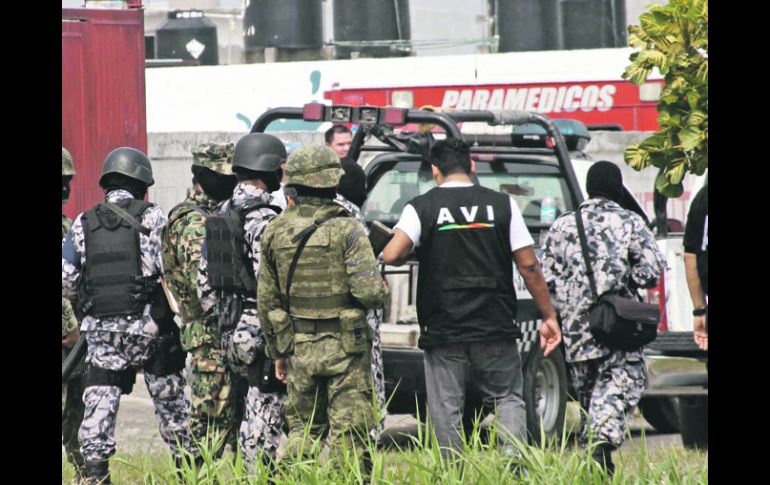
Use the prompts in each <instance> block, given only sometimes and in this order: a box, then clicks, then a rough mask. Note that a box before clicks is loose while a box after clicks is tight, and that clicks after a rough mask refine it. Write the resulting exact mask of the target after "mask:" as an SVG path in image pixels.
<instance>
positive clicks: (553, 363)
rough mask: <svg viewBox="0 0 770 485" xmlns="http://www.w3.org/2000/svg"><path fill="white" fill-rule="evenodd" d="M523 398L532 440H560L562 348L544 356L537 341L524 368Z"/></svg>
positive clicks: (564, 397)
mask: <svg viewBox="0 0 770 485" xmlns="http://www.w3.org/2000/svg"><path fill="white" fill-rule="evenodd" d="M523 374H524V387H523V396H522V397H523V398H524V402H525V403H526V405H527V430H528V431H529V434H530V438H531V442H532V443H540V438H541V436H543V435H545V439H546V440H548V439H550V438H552V437H556V438H557V439H560V438H561V436H562V431H563V429H564V415H565V412H566V409H567V365H566V363H565V361H564V355H563V354H562V352H561V349H559V348H556V349H555V350H554V351H553V352H551V354H550V355H548V357H546V358H543V349H541V348H540V346H539V345H537V344H536V343H535V344H534V345H533V348H532V351H531V355H530V356H529V358H527V362H526V364H525V367H524V372H523ZM541 420H542V433H541Z"/></svg>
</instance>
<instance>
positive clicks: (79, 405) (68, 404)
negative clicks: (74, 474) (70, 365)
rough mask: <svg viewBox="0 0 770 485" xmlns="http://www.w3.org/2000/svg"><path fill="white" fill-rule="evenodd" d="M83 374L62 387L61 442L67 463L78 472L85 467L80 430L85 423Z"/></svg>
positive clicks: (75, 376) (74, 377) (72, 377)
mask: <svg viewBox="0 0 770 485" xmlns="http://www.w3.org/2000/svg"><path fill="white" fill-rule="evenodd" d="M83 379H84V376H83V375H82V374H75V375H73V376H71V377H70V379H69V381H67V382H66V383H65V384H63V385H62V414H61V441H62V445H64V451H66V452H67V461H69V462H70V463H71V464H72V466H74V467H75V469H76V470H77V469H78V468H80V467H82V466H83V455H81V454H80V442H78V429H79V428H80V423H81V422H83V413H84V412H85V406H84V405H83V382H84V380H83Z"/></svg>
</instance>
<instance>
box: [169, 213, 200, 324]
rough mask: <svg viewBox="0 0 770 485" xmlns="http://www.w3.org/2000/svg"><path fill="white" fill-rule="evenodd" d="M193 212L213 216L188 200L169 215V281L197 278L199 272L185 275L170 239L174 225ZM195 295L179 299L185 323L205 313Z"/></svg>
mask: <svg viewBox="0 0 770 485" xmlns="http://www.w3.org/2000/svg"><path fill="white" fill-rule="evenodd" d="M191 212H197V213H198V214H200V215H201V217H203V218H204V219H205V218H207V217H208V216H209V215H210V214H211V213H210V212H208V211H207V210H205V209H204V208H202V207H200V206H199V205H197V204H195V203H194V202H191V201H189V200H186V201H184V202H181V203H179V204H177V205H176V206H174V208H172V209H171V210H170V211H169V213H168V224H167V225H166V227H165V228H164V231H163V244H164V246H165V247H166V248H171V251H170V252H171V255H170V256H171V261H172V262H173V264H172V265H167V266H166V267H165V268H164V270H165V273H166V274H165V276H166V280H167V281H188V278H190V277H192V278H196V277H197V272H196V274H195V275H192V276H190V275H185V274H184V273H183V270H184V266H183V265H182V263H181V262H180V261H179V260H178V259H177V257H176V252H175V251H174V250H173V249H174V248H173V245H172V244H171V238H170V236H171V234H170V233H171V231H172V229H173V224H174V223H175V222H176V221H178V220H180V219H182V218H183V217H185V216H187V214H189V213H191ZM197 250H198V251H200V248H197ZM164 256H165V253H164ZM172 287H173V286H172ZM177 291H178V290H177ZM194 293H195V292H194V291H193V292H192V293H189V292H186V294H185V295H179V297H178V303H179V313H180V317H181V318H182V321H183V322H185V323H186V322H189V321H190V320H192V319H194V318H197V317H198V316H199V315H201V314H202V313H203V308H201V305H200V301H198V296H197V295H195V294H194Z"/></svg>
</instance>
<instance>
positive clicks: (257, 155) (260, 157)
mask: <svg viewBox="0 0 770 485" xmlns="http://www.w3.org/2000/svg"><path fill="white" fill-rule="evenodd" d="M285 161H286V147H285V146H284V145H283V142H282V141H281V140H279V139H278V138H276V137H274V136H273V135H266V134H265V133H249V134H248V135H246V136H244V137H243V138H241V139H240V140H238V143H237V144H236V145H235V154H234V155H233V171H237V167H242V168H245V169H248V170H252V171H254V172H269V173H275V172H276V171H277V170H278V169H280V168H281V163H283V162H285Z"/></svg>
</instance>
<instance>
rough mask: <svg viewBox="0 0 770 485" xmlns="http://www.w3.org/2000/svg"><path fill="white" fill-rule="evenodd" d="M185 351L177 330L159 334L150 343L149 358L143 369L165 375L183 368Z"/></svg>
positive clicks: (157, 374) (185, 357) (154, 373)
mask: <svg viewBox="0 0 770 485" xmlns="http://www.w3.org/2000/svg"><path fill="white" fill-rule="evenodd" d="M186 360H187V352H185V351H184V349H183V348H182V342H181V340H180V338H179V330H177V331H176V332H175V333H169V334H166V335H160V336H158V337H157V338H156V339H154V340H153V341H152V342H151V343H150V358H149V359H147V361H146V362H145V363H144V370H145V372H147V373H149V374H153V375H156V376H166V375H169V374H173V373H175V372H179V371H180V370H182V369H184V366H185V361H186Z"/></svg>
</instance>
